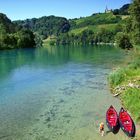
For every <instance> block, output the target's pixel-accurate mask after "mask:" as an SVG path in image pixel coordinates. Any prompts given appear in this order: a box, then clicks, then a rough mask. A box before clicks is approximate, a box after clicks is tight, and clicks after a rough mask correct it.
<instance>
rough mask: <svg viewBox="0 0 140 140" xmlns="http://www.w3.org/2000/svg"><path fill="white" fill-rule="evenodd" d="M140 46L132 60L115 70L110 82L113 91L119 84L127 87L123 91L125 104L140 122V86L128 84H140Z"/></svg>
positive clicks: (122, 96)
mask: <svg viewBox="0 0 140 140" xmlns="http://www.w3.org/2000/svg"><path fill="white" fill-rule="evenodd" d="M139 54H140V46H137V47H136V48H135V49H134V54H133V55H134V56H133V60H131V62H130V63H129V64H128V65H127V66H125V67H122V68H119V69H117V70H116V71H113V72H112V73H111V74H110V76H109V83H110V86H111V87H112V89H113V90H112V91H115V88H116V87H117V86H120V87H121V86H125V87H126V89H125V90H122V92H121V96H120V98H121V100H122V102H123V105H124V106H125V107H126V108H127V109H128V110H129V111H130V112H131V113H132V116H134V118H135V120H136V121H137V122H140V88H137V87H130V86H128V85H129V84H130V83H132V84H133V85H140V55H139Z"/></svg>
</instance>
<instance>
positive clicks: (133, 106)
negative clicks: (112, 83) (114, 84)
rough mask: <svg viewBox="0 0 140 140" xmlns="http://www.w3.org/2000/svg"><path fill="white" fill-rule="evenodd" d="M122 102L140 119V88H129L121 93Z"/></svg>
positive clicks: (137, 119)
mask: <svg viewBox="0 0 140 140" xmlns="http://www.w3.org/2000/svg"><path fill="white" fill-rule="evenodd" d="M121 98H122V99H123V104H124V106H125V107H126V108H128V109H129V111H130V112H131V113H132V114H133V115H134V116H135V119H136V121H140V89H136V88H129V89H127V90H126V91H125V93H124V94H122V96H121Z"/></svg>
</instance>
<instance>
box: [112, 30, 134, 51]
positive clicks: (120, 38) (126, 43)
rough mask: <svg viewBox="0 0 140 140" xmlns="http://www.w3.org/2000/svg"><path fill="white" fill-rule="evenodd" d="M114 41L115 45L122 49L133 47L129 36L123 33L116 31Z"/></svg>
mask: <svg viewBox="0 0 140 140" xmlns="http://www.w3.org/2000/svg"><path fill="white" fill-rule="evenodd" d="M115 41H116V44H117V46H118V47H120V48H122V49H130V48H132V47H133V46H132V44H131V42H130V39H129V36H128V35H127V34H125V33H122V32H118V33H117V35H116V37H115Z"/></svg>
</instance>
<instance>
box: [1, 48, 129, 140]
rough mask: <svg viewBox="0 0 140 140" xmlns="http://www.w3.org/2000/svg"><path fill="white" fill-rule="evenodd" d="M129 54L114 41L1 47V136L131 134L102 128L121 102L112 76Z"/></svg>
mask: <svg viewBox="0 0 140 140" xmlns="http://www.w3.org/2000/svg"><path fill="white" fill-rule="evenodd" d="M125 59H127V56H126V55H125V52H123V51H122V50H119V49H116V48H113V47H109V46H108V47H107V46H102V47H99V46H98V47H91V46H89V47H80V46H79V47H72V46H71V47H68V46H67V47H62V46H59V47H48V48H39V49H24V50H12V51H1V52H0V139H3V140H100V139H104V140H109V139H110V140H111V139H112V140H120V138H121V140H127V137H126V136H125V135H124V134H123V133H122V132H121V131H120V132H119V133H118V134H117V135H113V134H111V133H108V134H106V135H105V137H103V138H102V137H101V136H100V134H99V132H98V125H99V123H100V122H101V121H103V122H105V113H106V109H107V108H108V107H109V106H110V105H111V104H113V105H114V106H115V107H116V109H117V110H119V108H120V106H121V105H120V102H119V100H118V99H116V98H113V97H112V95H111V94H110V91H109V87H108V83H107V76H108V74H109V72H110V71H111V70H112V68H114V67H116V66H117V65H118V64H120V63H123V61H124V60H125ZM105 130H106V131H107V128H105Z"/></svg>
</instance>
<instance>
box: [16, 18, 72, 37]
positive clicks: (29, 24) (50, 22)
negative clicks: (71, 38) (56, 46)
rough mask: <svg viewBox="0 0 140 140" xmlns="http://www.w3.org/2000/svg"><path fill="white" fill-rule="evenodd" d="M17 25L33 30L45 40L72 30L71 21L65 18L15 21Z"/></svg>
mask: <svg viewBox="0 0 140 140" xmlns="http://www.w3.org/2000/svg"><path fill="white" fill-rule="evenodd" d="M14 23H15V24H17V25H20V26H22V27H24V28H27V29H31V30H32V31H33V32H36V33H37V34H39V35H40V36H41V38H42V39H45V38H47V37H49V36H51V35H55V36H57V35H59V34H61V33H65V32H68V31H69V29H70V24H69V21H68V20H67V19H66V18H63V17H56V16H48V17H46V16H43V17H41V18H38V19H37V18H32V19H27V20H23V21H22V20H19V21H14Z"/></svg>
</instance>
